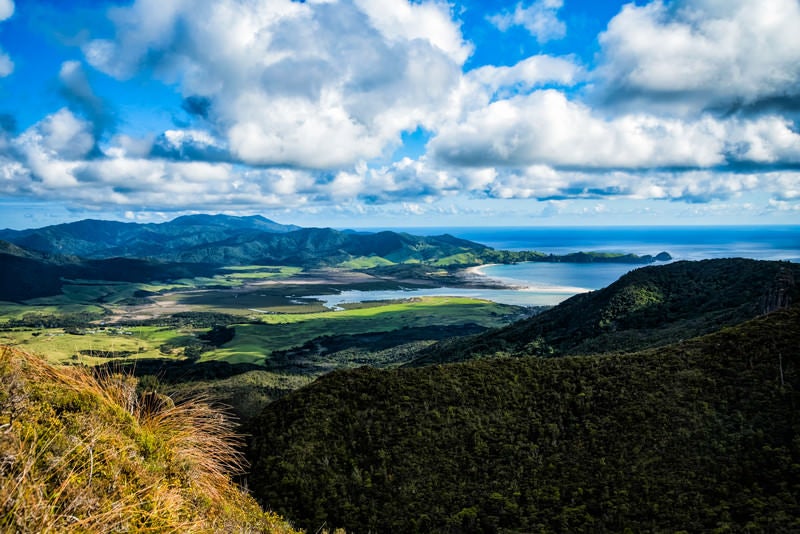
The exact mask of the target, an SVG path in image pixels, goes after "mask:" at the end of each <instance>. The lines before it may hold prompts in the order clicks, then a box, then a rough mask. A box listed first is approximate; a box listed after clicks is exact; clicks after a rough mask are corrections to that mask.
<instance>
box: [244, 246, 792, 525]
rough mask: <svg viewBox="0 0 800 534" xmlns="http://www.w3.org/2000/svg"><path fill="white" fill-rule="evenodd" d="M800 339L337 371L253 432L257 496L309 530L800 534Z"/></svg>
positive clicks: (770, 327) (753, 337)
mask: <svg viewBox="0 0 800 534" xmlns="http://www.w3.org/2000/svg"><path fill="white" fill-rule="evenodd" d="M730 265H731V266H732V267H733V266H737V265H738V266H741V265H740V264H737V263H735V262H734V263H732V264H730ZM720 267H722V266H720ZM678 269H682V270H683V271H684V272H685V274H687V275H689V274H690V272H691V270H692V269H690V268H687V267H686V266H679V267H678ZM722 270H723V269H721V268H720V269H716V272H718V273H719V274H720V276H722ZM643 271H645V272H644V273H640V274H637V277H641V280H644V279H645V278H647V279H654V278H658V276H659V274H658V273H657V272H656V273H654V272H652V270H651V269H647V270H644V269H643ZM670 274H677V273H672V272H670ZM773 274H775V271H774V270H770V269H767V273H766V274H765V277H764V280H763V281H764V282H767V285H769V282H768V280H769V279H770V277H771V276H772V275H773ZM645 275H647V276H645ZM719 281H720V286H718V287H717V289H719V288H720V287H721V286H722V285H723V284H725V283H727V282H730V279H729V278H727V277H721V278H720V279H719ZM750 281H753V278H752V277H750ZM630 283H631V280H628V281H626V282H625V284H630ZM686 283H687V291H682V293H683V297H681V299H672V298H667V301H668V302H669V303H670V306H669V307H672V305H675V306H676V307H677V309H676V311H675V313H678V314H683V315H685V314H687V313H688V312H687V310H686V308H688V307H690V306H694V305H699V306H704V302H702V299H701V298H698V299H692V298H690V292H689V291H688V290H689V289H691V288H695V287H696V286H695V285H694V280H692V279H691V278H689V279H687V280H686ZM704 283H711V280H710V279H705V280H704ZM657 287H660V286H658V285H656V284H655V283H654V284H653V285H652V286H651V289H652V290H653V291H655V290H656V288H657ZM668 287H672V288H675V287H677V286H676V285H668V286H664V287H663V289H667V288H668ZM739 288H741V286H739ZM764 289H766V287H764V286H761V287H757V288H753V292H752V295H753V296H756V295H760V294H762V291H763V290H764ZM615 294H616V295H620V294H621V293H619V288H617V291H616V292H615ZM702 294H703V295H706V294H708V292H706V291H703V292H702ZM725 295H726V296H725V297H723V298H729V297H730V296H731V295H730V294H729V293H725ZM605 296H607V297H609V298H610V299H613V296H612V295H611V292H608V293H606V294H605ZM597 298H599V297H594V299H597ZM594 299H592V298H584V299H580V300H579V301H578V302H580V303H582V304H583V305H584V306H586V308H585V309H586V313H587V314H588V315H589V316H591V317H598V315H597V313H598V312H597V310H596V309H595V308H594V306H597V305H598V302H594ZM684 299H685V300H684ZM637 302H638V304H637ZM643 304H644V301H643V300H641V299H639V300H636V299H634V300H633V301H632V302H629V305H630V306H631V307H630V312H629V313H625V312H624V310H623V309H622V308H617V311H618V312H619V313H617V314H616V315H615V319H613V320H616V321H617V324H618V325H620V326H621V325H622V324H623V323H624V322H625V321H626V320H628V318H630V320H632V319H633V317H634V316H636V315H637V311H636V310H637V309H638V310H639V311H640V312H641V311H644V307H645V306H643ZM573 306H574V307H573V308H572V310H573V312H575V313H576V314H578V316H577V317H575V319H574V320H575V322H576V324H577V323H580V322H581V321H582V317H580V313H581V307H579V306H577V305H575V304H573ZM669 307H668V308H669ZM605 309H609V310H610V308H605ZM641 319H642V320H643V321H647V320H649V319H646V318H645V317H644V316H642V317H641ZM556 326H557V325H556ZM520 334H521V335H523V332H522V331H521V332H520ZM528 339H530V338H528ZM518 341H519V342H523V341H524V340H523V339H519V340H518ZM798 341H800V307H798V306H797V305H795V306H794V307H792V308H790V309H784V310H780V311H776V312H774V313H772V314H770V315H767V316H765V317H761V318H758V319H755V320H753V321H751V322H747V323H743V324H741V325H739V326H736V327H733V328H723V329H722V330H720V331H719V332H717V333H714V334H711V335H708V336H706V337H701V338H695V339H691V340H689V339H686V340H684V341H683V342H680V343H676V344H673V345H669V346H667V347H661V348H659V349H650V350H647V351H645V352H637V353H633V354H625V355H619V354H616V355H595V356H580V357H563V358H535V357H529V358H515V359H511V358H496V359H479V360H474V361H470V362H466V363H460V364H451V365H434V366H426V367H422V368H417V369H395V370H377V369H370V368H367V367H364V368H360V369H357V370H351V371H337V372H333V373H331V374H329V375H326V376H324V377H322V378H320V379H319V380H317V381H316V382H314V383H313V384H311V385H310V386H308V387H305V388H302V389H300V390H298V391H297V392H295V393H293V394H291V395H289V396H287V397H284V398H283V399H281V400H278V401H276V402H274V403H272V404H270V405H268V406H267V407H266V408H265V410H264V412H263V413H262V414H261V416H260V417H258V418H256V420H255V421H253V422H252V424H250V427H249V428H248V429H247V430H248V431H249V432H250V433H251V434H252V436H253V437H252V439H251V444H250V445H251V446H250V460H251V464H252V468H251V474H250V477H249V480H248V485H249V487H250V488H251V490H252V491H253V494H254V495H255V496H256V497H257V498H258V499H260V500H261V502H263V503H269V505H270V506H271V507H272V509H273V510H276V511H277V512H279V513H281V514H285V515H286V516H288V517H291V518H292V519H293V521H295V524H297V525H298V526H299V527H301V528H305V529H308V530H309V531H313V530H316V529H318V528H319V526H320V525H325V526H326V528H328V529H331V530H334V529H336V528H343V529H345V530H346V531H347V532H623V531H630V532H678V531H682V532H712V531H714V532H723V531H725V532H740V531H742V532H743V531H754V532H797V531H798V530H800V522H799V521H798V518H800V500H798V495H800V473H799V472H798V469H800V468H799V467H798V458H800V416H799V415H798V413H799V412H798V410H797V401H798V395H797V392H798V391H800V353H798V350H797V347H798Z"/></svg>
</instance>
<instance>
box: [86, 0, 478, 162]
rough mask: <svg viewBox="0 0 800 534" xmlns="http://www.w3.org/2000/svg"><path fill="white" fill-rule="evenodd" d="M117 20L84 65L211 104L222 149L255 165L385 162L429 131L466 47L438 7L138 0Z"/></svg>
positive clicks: (400, 0)
mask: <svg viewBox="0 0 800 534" xmlns="http://www.w3.org/2000/svg"><path fill="white" fill-rule="evenodd" d="M164 4H165V5H164ZM379 6H380V7H379ZM113 18H114V20H115V22H116V27H117V35H116V38H115V39H114V40H95V41H91V42H90V43H88V44H87V45H86V46H85V47H84V52H85V54H86V58H87V60H88V61H89V62H90V63H91V64H92V65H93V66H95V67H96V68H98V69H100V70H102V71H104V72H106V73H108V74H111V75H113V76H116V77H118V78H126V77H130V76H132V75H134V74H135V73H137V72H142V71H148V72H152V73H154V74H155V75H156V76H158V77H160V78H161V79H163V80H165V81H167V82H170V83H177V84H178V86H179V87H180V90H181V91H182V93H183V94H184V95H185V96H194V95H199V96H201V97H204V98H208V99H210V101H211V107H210V111H209V120H211V121H212V122H213V124H214V125H215V126H216V128H217V130H218V131H220V132H222V135H223V137H224V138H225V139H224V144H226V145H227V146H228V147H229V149H230V152H231V153H232V154H233V156H234V157H235V158H237V159H239V160H240V161H241V162H243V163H247V164H253V165H289V166H301V167H308V168H317V169H323V168H330V167H346V166H349V165H352V164H354V163H355V162H356V161H358V160H360V159H371V158H375V157H378V156H381V155H382V154H384V153H385V151H388V150H391V149H392V148H393V147H395V146H397V144H399V142H400V134H401V133H402V132H403V131H413V130H414V129H416V128H417V127H418V126H423V127H427V126H428V125H432V124H435V121H436V117H437V116H438V115H439V114H440V113H441V110H443V109H444V108H445V107H446V104H447V102H448V99H449V98H450V94H451V92H452V90H453V88H455V87H456V86H457V84H458V82H459V78H460V76H461V64H462V63H463V61H464V60H465V59H466V58H467V56H468V55H469V53H470V51H471V47H470V45H468V44H467V43H466V42H465V41H464V40H463V38H462V36H461V32H460V29H459V26H458V24H457V23H455V22H454V21H453V20H452V19H451V16H450V11H449V7H448V6H447V5H446V4H444V3H441V2H434V1H428V2H422V3H410V2H408V1H407V0H391V1H390V2H385V3H380V4H378V3H374V2H361V1H350V0H347V1H342V2H337V3H335V4H334V3H328V2H314V3H299V2H291V1H289V0H277V1H274V2H250V1H246V0H215V1H209V2H202V3H197V2H189V1H187V0H175V1H172V2H166V3H165V2H163V1H161V0H137V1H136V2H135V3H134V4H133V5H132V6H130V7H128V8H119V9H117V10H115V11H114V13H113ZM220 143H222V142H220Z"/></svg>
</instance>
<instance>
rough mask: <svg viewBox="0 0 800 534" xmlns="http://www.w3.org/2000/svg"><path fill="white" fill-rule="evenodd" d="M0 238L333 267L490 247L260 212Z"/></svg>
mask: <svg viewBox="0 0 800 534" xmlns="http://www.w3.org/2000/svg"><path fill="white" fill-rule="evenodd" d="M0 239H1V240H5V241H8V242H11V243H13V244H16V245H18V246H20V247H24V248H25V249H28V250H33V251H38V252H41V253H46V254H59V255H73V256H79V257H84V258H93V259H103V258H113V257H125V258H140V259H153V260H159V261H168V262H186V263H208V264H215V265H237V264H238V265H241V264H258V263H260V264H281V265H302V266H319V265H336V264H338V263H340V262H343V261H347V260H350V259H353V258H359V257H371V256H373V257H381V258H383V259H385V260H387V261H389V262H421V261H429V260H435V259H439V258H443V257H447V256H453V255H458V254H463V253H481V252H482V251H485V250H490V249H489V248H488V247H486V246H484V245H480V244H478V243H473V242H471V241H466V240H464V239H457V238H455V237H452V236H448V235H445V236H431V237H418V236H412V235H410V234H404V233H396V232H378V233H354V232H340V231H337V230H333V229H331V228H299V227H297V226H293V225H281V224H278V223H275V222H273V221H270V220H269V219H265V218H263V217H260V216H254V217H230V216H226V215H190V216H186V217H179V218H177V219H175V220H173V221H170V222H167V223H161V224H136V223H120V222H111V221H96V220H84V221H79V222H75V223H69V224H60V225H56V226H48V227H45V228H40V229H33V230H22V231H15V230H3V231H0Z"/></svg>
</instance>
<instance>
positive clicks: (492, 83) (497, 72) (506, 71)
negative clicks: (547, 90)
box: [466, 55, 584, 93]
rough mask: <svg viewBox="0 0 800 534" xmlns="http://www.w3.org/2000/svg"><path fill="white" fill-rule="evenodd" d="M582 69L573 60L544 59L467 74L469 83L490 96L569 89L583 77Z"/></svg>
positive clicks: (472, 71)
mask: <svg viewBox="0 0 800 534" xmlns="http://www.w3.org/2000/svg"><path fill="white" fill-rule="evenodd" d="M583 74H584V73H583V69H582V68H581V67H580V66H579V65H577V64H576V63H575V61H574V60H573V59H572V58H559V57H553V56H546V55H536V56H530V57H527V58H525V59H523V60H521V61H520V62H518V63H517V64H515V65H513V66H510V67H495V66H493V65H486V66H483V67H479V68H477V69H475V70H471V71H469V72H468V73H467V74H466V77H467V79H468V80H470V81H474V82H477V83H479V84H481V85H482V86H484V87H486V88H487V89H489V91H491V92H492V93H495V92H497V91H500V90H502V91H504V92H506V93H510V92H512V91H519V92H524V91H528V90H530V89H532V88H534V87H538V86H542V85H544V84H548V83H556V84H560V85H565V86H570V85H574V84H575V83H577V82H578V81H579V80H580V79H581V78H582V76H583Z"/></svg>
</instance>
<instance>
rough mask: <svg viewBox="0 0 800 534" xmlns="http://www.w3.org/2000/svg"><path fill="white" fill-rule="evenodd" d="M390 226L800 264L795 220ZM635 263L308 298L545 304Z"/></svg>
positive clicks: (542, 266)
mask: <svg viewBox="0 0 800 534" xmlns="http://www.w3.org/2000/svg"><path fill="white" fill-rule="evenodd" d="M368 230H370V231H376V230H379V229H375V228H372V229H368ZM391 230H395V231H406V232H408V233H412V234H416V235H441V234H445V233H446V234H451V235H454V236H456V237H460V238H462V239H468V240H470V241H475V242H478V243H482V244H484V245H487V246H490V247H492V248H495V249H503V250H538V251H541V252H544V253H547V254H567V253H570V252H580V251H583V252H589V251H597V252H620V253H634V254H639V255H644V254H651V255H655V254H658V253H659V252H662V251H666V252H669V253H670V254H671V255H672V257H673V259H674V261H677V260H702V259H712V258H732V257H743V258H752V259H762V260H782V261H792V262H800V226H721V227H689V226H679V227H618V226H615V227H589V228H575V227H535V228H527V227H525V228H522V227H483V228H449V227H430V228H428V227H426V228H405V229H398V228H391ZM637 267H639V266H638V265H628V264H603V263H590V264H575V263H519V264H514V265H488V266H482V267H480V268H478V269H477V270H478V272H480V273H481V274H484V275H485V276H488V277H490V278H493V279H496V280H499V281H501V282H503V283H505V284H507V285H510V286H514V287H515V289H502V290H493V289H464V288H434V289H420V290H400V291H344V292H342V293H340V294H338V295H318V296H316V297H314V298H317V299H319V300H321V301H323V302H325V304H326V306H328V307H331V308H337V307H338V306H340V305H341V304H342V303H345V302H365V301H375V300H395V299H404V298H412V297H422V296H462V297H472V298H481V299H486V300H491V301H494V302H499V303H503V304H514V305H520V306H551V305H555V304H558V303H559V302H561V301H563V300H565V299H567V298H569V297H571V296H573V295H575V294H578V293H581V292H585V291H590V290H595V289H600V288H602V287H605V286H607V285H609V284H611V283H613V282H614V281H616V280H617V279H618V278H619V277H620V276H622V275H624V274H625V273H627V272H628V271H630V270H631V269H635V268H637Z"/></svg>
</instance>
